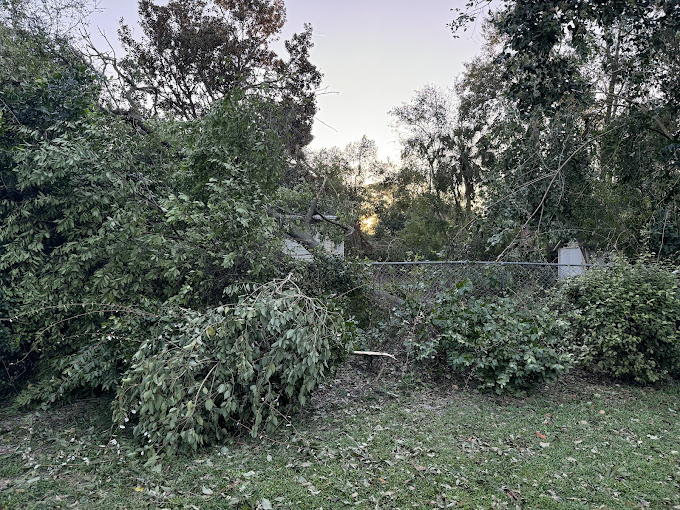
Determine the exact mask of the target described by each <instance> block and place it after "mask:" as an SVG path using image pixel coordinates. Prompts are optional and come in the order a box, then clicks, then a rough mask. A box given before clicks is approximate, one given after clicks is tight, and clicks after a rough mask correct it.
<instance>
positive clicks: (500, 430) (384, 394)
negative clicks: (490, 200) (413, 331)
mask: <svg viewBox="0 0 680 510" xmlns="http://www.w3.org/2000/svg"><path fill="white" fill-rule="evenodd" d="M679 412H680V385H677V384H676V385H672V386H667V387H664V388H660V389H647V388H644V389H643V388H636V387H631V386H625V385H615V384H613V383H603V382H597V381H595V380H589V379H587V378H584V377H579V376H573V375H572V376H569V377H568V378H566V379H565V380H564V381H562V382H559V383H557V384H555V385H553V386H551V387H550V388H549V389H546V390H542V391H539V392H537V393H535V394H534V395H531V396H529V397H527V398H522V399H515V398H512V399H507V398H500V397H495V396H492V395H488V394H479V393H477V392H475V391H474V390H464V389H460V390H459V389H458V388H457V387H456V386H455V385H454V384H452V383H451V382H448V383H446V382H443V383H442V382H438V383H432V382H428V383H424V382H419V381H413V377H412V376H411V377H407V378H406V379H400V378H398V377H384V376H381V377H380V378H377V374H376V373H366V372H363V371H361V370H359V369H358V365H356V364H355V365H354V366H351V365H348V366H346V367H344V368H343V369H342V370H341V371H340V373H339V374H338V377H337V379H336V381H334V383H333V384H330V385H328V386H327V387H325V388H323V389H322V390H321V391H320V392H319V393H318V394H317V395H316V396H315V398H314V400H313V402H312V404H311V405H310V406H309V407H308V408H307V409H306V410H305V411H304V412H303V413H302V414H301V415H299V416H296V417H295V418H294V423H295V427H293V426H289V427H286V428H283V429H282V430H280V431H279V432H278V433H277V434H276V435H274V436H273V437H271V438H267V439H259V440H252V439H248V438H241V439H234V440H233V441H231V442H229V443H227V444H224V445H219V446H215V447H212V448H210V449H206V450H204V451H201V452H199V453H198V454H196V455H195V456H194V457H192V458H181V459H178V460H175V461H173V462H172V463H169V464H167V463H166V464H164V465H163V466H162V467H161V468H160V470H156V471H151V470H149V469H146V468H144V467H142V462H143V461H142V462H140V461H139V459H134V458H132V459H131V458H129V457H128V456H126V454H125V445H126V444H129V443H130V441H131V439H130V438H129V437H128V436H127V435H125V433H126V431H120V432H123V434H118V432H119V431H114V433H116V436H115V437H114V436H112V430H111V425H110V423H109V422H108V421H107V420H108V418H109V410H108V403H107V402H106V400H104V399H99V400H88V401H83V402H78V403H76V404H74V405H71V406H67V407H64V408H62V409H57V410H53V411H48V412H42V413H40V414H38V413H32V414H29V415H25V416H2V417H0V509H22V510H23V509H26V510H28V509H33V508H96V509H113V508H121V509H122V508H168V509H170V508H173V509H174V508H181V509H185V508H186V509H208V508H215V509H217V508H237V509H241V508H262V509H267V508H289V509H297V508H310V509H312V508H313V509H318V508H323V509H335V508H370V509H396V508H471V509H473V508H474V509H476V508H480V509H488V508H542V509H548V508H560V509H563V508H564V509H568V508H609V509H618V508H651V509H655V508H675V509H680V420H679V416H678V413H679Z"/></svg>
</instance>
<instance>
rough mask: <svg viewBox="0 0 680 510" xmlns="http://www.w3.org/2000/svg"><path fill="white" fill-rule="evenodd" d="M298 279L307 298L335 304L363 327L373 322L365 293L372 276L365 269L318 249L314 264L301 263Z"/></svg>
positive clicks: (309, 262) (312, 261)
mask: <svg viewBox="0 0 680 510" xmlns="http://www.w3.org/2000/svg"><path fill="white" fill-rule="evenodd" d="M296 275H297V279H298V281H299V285H300V288H301V289H302V290H303V291H304V292H305V293H306V294H308V295H310V296H312V297H318V298H322V299H326V300H328V299H330V300H332V301H333V303H334V304H335V305H336V306H338V307H339V308H340V309H341V310H342V312H343V315H344V316H345V317H346V318H347V319H353V320H356V321H357V323H358V325H359V326H360V327H365V326H367V325H368V323H369V322H370V319H371V314H372V308H373V303H372V301H371V299H370V298H369V296H368V293H367V289H366V282H367V279H368V278H370V276H369V275H367V274H366V266H365V265H363V264H361V263H360V262H356V261H353V260H351V259H346V258H343V257H337V256H334V255H331V254H329V253H326V252H325V251H323V250H321V249H319V250H317V251H316V252H315V253H314V259H313V260H310V261H301V262H299V263H298V265H297V271H296Z"/></svg>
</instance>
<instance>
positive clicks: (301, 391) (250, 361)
mask: <svg viewBox="0 0 680 510" xmlns="http://www.w3.org/2000/svg"><path fill="white" fill-rule="evenodd" d="M137 334H138V335H139V337H138V338H139V339H142V338H143V341H142V343H141V345H140V346H139V349H138V350H137V352H136V353H135V354H134V356H133V358H132V361H131V364H130V367H129V369H128V370H127V371H126V372H125V374H124V375H123V379H122V384H121V385H120V387H119V389H118V396H117V398H116V400H115V401H114V419H115V421H117V422H118V423H119V424H120V426H121V428H124V427H125V426H126V423H128V421H130V422H131V424H134V429H133V430H134V434H135V436H136V437H138V438H139V439H140V440H141V441H142V442H143V443H144V446H143V447H142V450H141V451H142V454H145V455H146V456H147V457H148V459H149V462H150V463H152V464H153V463H154V462H155V459H156V455H157V454H159V453H161V452H162V453H166V454H167V453H174V452H176V451H185V450H196V448H198V447H200V446H203V445H206V444H210V443H214V442H216V441H219V440H221V439H223V438H225V437H227V436H228V435H230V434H233V433H234V432H237V433H241V432H243V431H244V430H245V431H248V432H249V433H250V434H251V435H252V436H253V437H257V436H258V435H260V434H263V433H268V432H271V431H272V430H274V429H276V428H277V427H278V426H280V425H282V424H284V423H285V422H287V420H288V418H287V416H286V415H287V413H289V412H291V411H292V410H294V409H295V408H296V407H297V406H299V405H304V404H305V402H306V401H307V399H308V398H309V395H310V394H311V392H312V391H313V390H314V388H315V387H316V386H317V385H318V383H319V381H320V380H322V379H323V378H325V377H326V376H328V375H329V374H331V373H332V372H333V371H334V369H335V367H336V365H337V364H338V363H339V362H340V361H341V360H342V359H343V358H344V355H345V354H346V353H347V349H348V341H347V336H346V335H345V332H344V321H343V319H342V317H341V315H339V314H338V313H337V312H335V311H332V310H330V309H329V308H327V307H326V306H325V305H324V304H323V303H322V302H321V301H319V300H318V299H316V298H310V297H307V296H306V295H304V294H303V293H302V292H301V291H300V290H299V288H298V287H296V286H295V285H294V284H291V283H290V281H289V280H279V281H273V282H271V283H268V284H266V285H264V286H262V287H259V288H257V289H256V290H255V291H254V292H253V293H252V294H250V295H248V296H246V297H243V298H241V299H240V300H239V301H238V303H237V304H235V305H234V306H220V307H218V308H215V309H209V310H207V311H205V312H202V313H199V312H194V311H190V310H185V309H179V308H164V313H163V316H162V317H160V318H159V319H158V321H157V322H156V324H155V325H154V326H153V327H152V328H151V329H150V330H147V328H146V326H144V327H142V328H141V329H140V330H139V331H137Z"/></svg>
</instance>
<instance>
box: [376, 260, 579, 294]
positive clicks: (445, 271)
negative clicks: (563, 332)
mask: <svg viewBox="0 0 680 510" xmlns="http://www.w3.org/2000/svg"><path fill="white" fill-rule="evenodd" d="M587 267H589V266H588V265H577V266H576V265H566V264H550V263H540V262H481V261H467V260H465V261H442V262H432V261H423V262H372V263H370V264H369V267H368V270H369V274H370V275H371V278H372V284H373V286H374V289H376V290H380V291H383V292H387V293H389V294H392V295H396V296H409V297H413V298H416V299H424V300H428V299H433V298H434V297H435V296H436V295H437V294H438V293H439V292H441V291H444V290H447V289H451V288H453V287H455V285H456V284H457V283H458V282H462V281H463V280H468V281H470V282H471V283H472V286H473V292H472V293H473V294H474V295H476V296H480V297H491V296H500V295H515V296H522V295H527V296H528V295H536V294H545V292H546V291H547V290H549V289H550V288H551V287H553V286H554V285H555V284H556V283H557V281H558V280H560V279H562V278H567V277H570V276H576V275H580V274H583V271H584V270H585V269H587Z"/></svg>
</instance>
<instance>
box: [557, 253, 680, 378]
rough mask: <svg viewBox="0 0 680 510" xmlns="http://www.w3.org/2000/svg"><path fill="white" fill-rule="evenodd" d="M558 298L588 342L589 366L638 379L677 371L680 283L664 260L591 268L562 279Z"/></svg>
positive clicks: (679, 360)
mask: <svg viewBox="0 0 680 510" xmlns="http://www.w3.org/2000/svg"><path fill="white" fill-rule="evenodd" d="M557 303H558V306H559V308H560V309H561V310H562V311H563V312H564V313H565V314H567V315H568V317H569V318H570V320H571V322H572V324H573V328H574V335H575V337H576V338H581V339H582V341H583V342H584V343H585V344H586V345H587V346H588V348H589V350H590V353H589V355H588V356H587V358H586V360H585V361H586V363H587V364H588V365H590V366H591V367H592V368H595V369H597V370H602V371H604V372H606V373H607V374H610V375H612V376H614V377H618V378H621V379H624V380H628V381H635V382H638V383H641V384H648V383H655V382H657V381H662V380H665V379H668V378H669V377H670V376H677V375H678V374H680V336H679V334H678V333H679V332H678V327H679V326H680V286H679V285H678V277H677V275H676V274H674V273H673V272H671V271H669V270H668V269H666V268H664V267H663V266H659V265H656V264H648V263H646V262H645V261H640V262H637V263H635V264H628V263H625V262H618V263H616V264H614V265H612V266H611V267H608V268H603V269H592V270H590V271H588V272H587V273H586V274H585V275H584V276H581V277H579V278H570V279H568V280H566V281H565V282H564V283H563V284H562V285H561V286H560V288H559V289H558V290H557Z"/></svg>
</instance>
